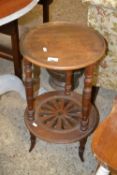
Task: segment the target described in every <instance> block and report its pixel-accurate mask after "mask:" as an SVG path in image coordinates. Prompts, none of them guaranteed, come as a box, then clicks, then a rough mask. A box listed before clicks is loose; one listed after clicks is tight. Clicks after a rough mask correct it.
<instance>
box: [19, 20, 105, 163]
mask: <svg viewBox="0 0 117 175" xmlns="http://www.w3.org/2000/svg"><path fill="white" fill-rule="evenodd" d="M69 36H70V37H69ZM20 45H21V53H22V55H23V57H24V63H25V78H26V79H25V88H26V94H27V109H26V112H25V123H26V126H27V128H28V129H29V131H30V134H31V147H30V150H29V151H31V150H32V149H33V148H34V146H35V142H36V137H39V138H41V139H44V140H47V141H49V142H54V143H72V142H75V141H80V147H79V156H80V158H81V160H82V161H83V152H84V149H85V144H86V141H87V137H88V136H89V135H90V134H91V133H92V132H93V130H94V129H95V128H96V126H97V123H98V119H99V118H98V117H99V115H98V111H97V109H96V107H95V106H94V105H92V104H91V89H92V78H93V69H94V67H95V64H96V63H97V62H98V60H100V59H101V57H102V56H103V55H104V54H105V49H106V45H105V41H104V39H103V37H102V36H101V35H100V34H99V33H98V32H96V31H94V30H93V29H90V28H88V27H85V26H81V25H78V24H72V23H67V22H53V23H45V24H42V25H39V27H36V28H34V29H31V30H30V31H29V32H28V33H27V34H25V36H24V37H23V38H22V39H21V44H20ZM37 46H38V47H37ZM32 64H33V65H36V66H38V67H44V68H47V69H50V70H64V71H65V73H66V84H65V89H64V90H62V91H60V90H59V91H52V92H47V93H45V94H42V95H40V96H38V97H36V98H34V97H33V79H32ZM81 68H84V69H85V80H84V91H83V96H82V97H81V96H80V95H78V94H77V93H76V92H75V91H72V71H74V70H77V69H81Z"/></svg>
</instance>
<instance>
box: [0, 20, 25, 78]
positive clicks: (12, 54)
mask: <svg viewBox="0 0 117 175" xmlns="http://www.w3.org/2000/svg"><path fill="white" fill-rule="evenodd" d="M0 33H3V34H6V35H9V36H11V45H12V48H11V50H10V49H7V48H4V47H3V46H2V45H0V56H1V58H5V59H8V60H11V61H13V63H14V72H15V75H16V76H18V77H19V78H22V64H21V62H22V56H21V54H20V51H19V31H18V21H17V20H15V21H12V22H11V23H8V24H5V25H3V26H1V27H0Z"/></svg>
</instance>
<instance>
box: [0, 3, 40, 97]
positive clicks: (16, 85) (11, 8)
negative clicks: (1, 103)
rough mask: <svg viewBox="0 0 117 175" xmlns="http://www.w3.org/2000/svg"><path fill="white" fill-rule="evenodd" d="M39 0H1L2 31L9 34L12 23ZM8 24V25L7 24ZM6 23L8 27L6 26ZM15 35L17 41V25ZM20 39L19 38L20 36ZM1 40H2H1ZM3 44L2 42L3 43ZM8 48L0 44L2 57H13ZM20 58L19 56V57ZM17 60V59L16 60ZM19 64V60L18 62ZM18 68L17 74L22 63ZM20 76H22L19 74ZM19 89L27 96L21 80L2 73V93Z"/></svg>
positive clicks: (20, 92) (0, 20) (16, 47)
mask: <svg viewBox="0 0 117 175" xmlns="http://www.w3.org/2000/svg"><path fill="white" fill-rule="evenodd" d="M38 1H39V0H25V1H24V0H16V1H14V0H0V32H3V31H5V32H6V33H8V34H9V32H10V30H11V28H12V23H13V22H14V23H16V22H17V21H16V20H17V19H18V18H20V17H21V16H23V15H25V14H26V13H28V12H29V11H30V10H31V9H32V8H34V7H35V6H36V4H37V3H38ZM6 24H7V25H6ZM5 25H6V27H5ZM13 32H14V37H13V39H12V42H14V41H17V38H18V36H17V35H18V34H17V25H16V28H15V29H14V31H13ZM18 39H19V38H18ZM0 42H1V41H0ZM1 44H2V43H1ZM18 47H19V41H17V42H16V44H15V46H14V50H15V51H14V55H15V57H18V56H19V53H17V51H19V48H18ZM6 50H8V49H6V48H3V47H2V48H1V45H0V57H1V58H2V57H3V58H7V57H8V58H9V59H10V58H11V59H12V56H11V53H10V54H8V53H7V52H6ZM4 51H5V52H4ZM17 59H19V58H17ZM16 61H17V60H15V62H16ZM16 64H17V62H16ZM17 65H18V66H19V67H18V66H17V67H18V69H17V70H15V71H16V72H17V75H20V74H21V71H20V64H17ZM19 77H20V76H19ZM12 90H15V91H18V92H19V94H21V96H22V97H23V98H25V91H24V86H23V83H22V82H21V80H20V79H19V78H18V77H16V76H14V75H11V74H8V75H0V95H1V94H3V93H5V92H7V91H12Z"/></svg>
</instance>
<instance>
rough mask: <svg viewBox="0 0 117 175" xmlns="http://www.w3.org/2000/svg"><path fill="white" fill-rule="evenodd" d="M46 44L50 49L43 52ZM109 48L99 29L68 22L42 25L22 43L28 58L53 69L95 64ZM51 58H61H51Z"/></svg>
mask: <svg viewBox="0 0 117 175" xmlns="http://www.w3.org/2000/svg"><path fill="white" fill-rule="evenodd" d="M89 38H90V39H89ZM32 41H33V45H32ZM37 43H38V46H37ZM82 43H83V44H82ZM44 47H45V48H47V52H44V51H43V48H44ZM105 48H106V44H105V41H104V39H103V38H102V37H101V35H99V34H98V33H97V32H96V31H94V30H93V29H91V28H89V29H88V30H87V27H86V26H80V25H79V24H72V25H71V24H70V23H67V22H66V23H64V22H60V23H58V22H53V23H45V24H43V25H39V26H38V27H36V28H35V29H32V30H31V31H30V32H28V33H27V34H26V35H25V36H24V38H22V42H21V52H22V53H23V55H24V56H25V58H26V59H28V60H29V61H30V62H32V63H33V64H36V65H38V66H42V67H45V68H49V69H53V70H75V69H80V68H83V67H86V66H88V65H91V64H93V63H95V62H97V61H98V60H99V59H101V57H102V55H104V53H105ZM48 57H53V58H55V59H56V58H57V60H58V61H48V59H49V58H48ZM50 59H51V58H50ZM71 60H72V64H71Z"/></svg>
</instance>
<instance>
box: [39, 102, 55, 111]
mask: <svg viewBox="0 0 117 175" xmlns="http://www.w3.org/2000/svg"><path fill="white" fill-rule="evenodd" d="M42 108H43V109H47V110H52V111H53V110H55V108H54V107H53V106H52V105H51V104H49V103H46V104H44V106H43V107H42Z"/></svg>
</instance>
